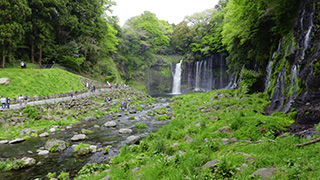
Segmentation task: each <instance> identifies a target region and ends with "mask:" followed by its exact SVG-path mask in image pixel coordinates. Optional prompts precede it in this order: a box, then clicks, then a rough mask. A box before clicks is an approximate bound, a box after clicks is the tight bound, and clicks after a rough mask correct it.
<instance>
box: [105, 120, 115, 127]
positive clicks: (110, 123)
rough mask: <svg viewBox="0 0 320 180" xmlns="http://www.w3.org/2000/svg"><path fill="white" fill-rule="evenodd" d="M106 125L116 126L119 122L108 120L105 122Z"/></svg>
mask: <svg viewBox="0 0 320 180" xmlns="http://www.w3.org/2000/svg"><path fill="white" fill-rule="evenodd" d="M104 126H106V127H115V126H117V123H116V122H114V121H108V122H106V123H105V124H104Z"/></svg>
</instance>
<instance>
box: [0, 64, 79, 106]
mask: <svg viewBox="0 0 320 180" xmlns="http://www.w3.org/2000/svg"><path fill="white" fill-rule="evenodd" d="M0 77H6V78H9V79H10V80H11V83H10V84H9V85H7V86H4V85H1V88H0V94H1V95H3V96H5V97H10V98H11V100H12V101H13V99H14V98H16V97H18V96H19V95H22V96H25V95H28V96H29V97H33V96H47V95H52V94H62V93H67V92H69V91H70V90H72V89H73V90H74V91H75V90H81V89H84V88H85V87H84V86H83V84H82V83H81V82H80V79H79V76H77V75H75V74H72V73H69V72H67V71H63V70H59V69H46V70H37V69H2V70H1V71H0Z"/></svg>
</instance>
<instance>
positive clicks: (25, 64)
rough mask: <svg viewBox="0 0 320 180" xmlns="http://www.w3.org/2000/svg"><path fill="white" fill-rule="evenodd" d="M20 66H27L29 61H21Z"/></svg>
mask: <svg viewBox="0 0 320 180" xmlns="http://www.w3.org/2000/svg"><path fill="white" fill-rule="evenodd" d="M20 66H21V69H24V68H27V63H26V62H24V61H21V63H20Z"/></svg>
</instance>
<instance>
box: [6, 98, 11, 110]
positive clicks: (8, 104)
mask: <svg viewBox="0 0 320 180" xmlns="http://www.w3.org/2000/svg"><path fill="white" fill-rule="evenodd" d="M10 102H11V99H10V98H9V97H7V99H6V103H7V108H8V109H10Z"/></svg>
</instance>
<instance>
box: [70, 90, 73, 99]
mask: <svg viewBox="0 0 320 180" xmlns="http://www.w3.org/2000/svg"><path fill="white" fill-rule="evenodd" d="M70 96H71V98H73V90H71V91H70Z"/></svg>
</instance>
